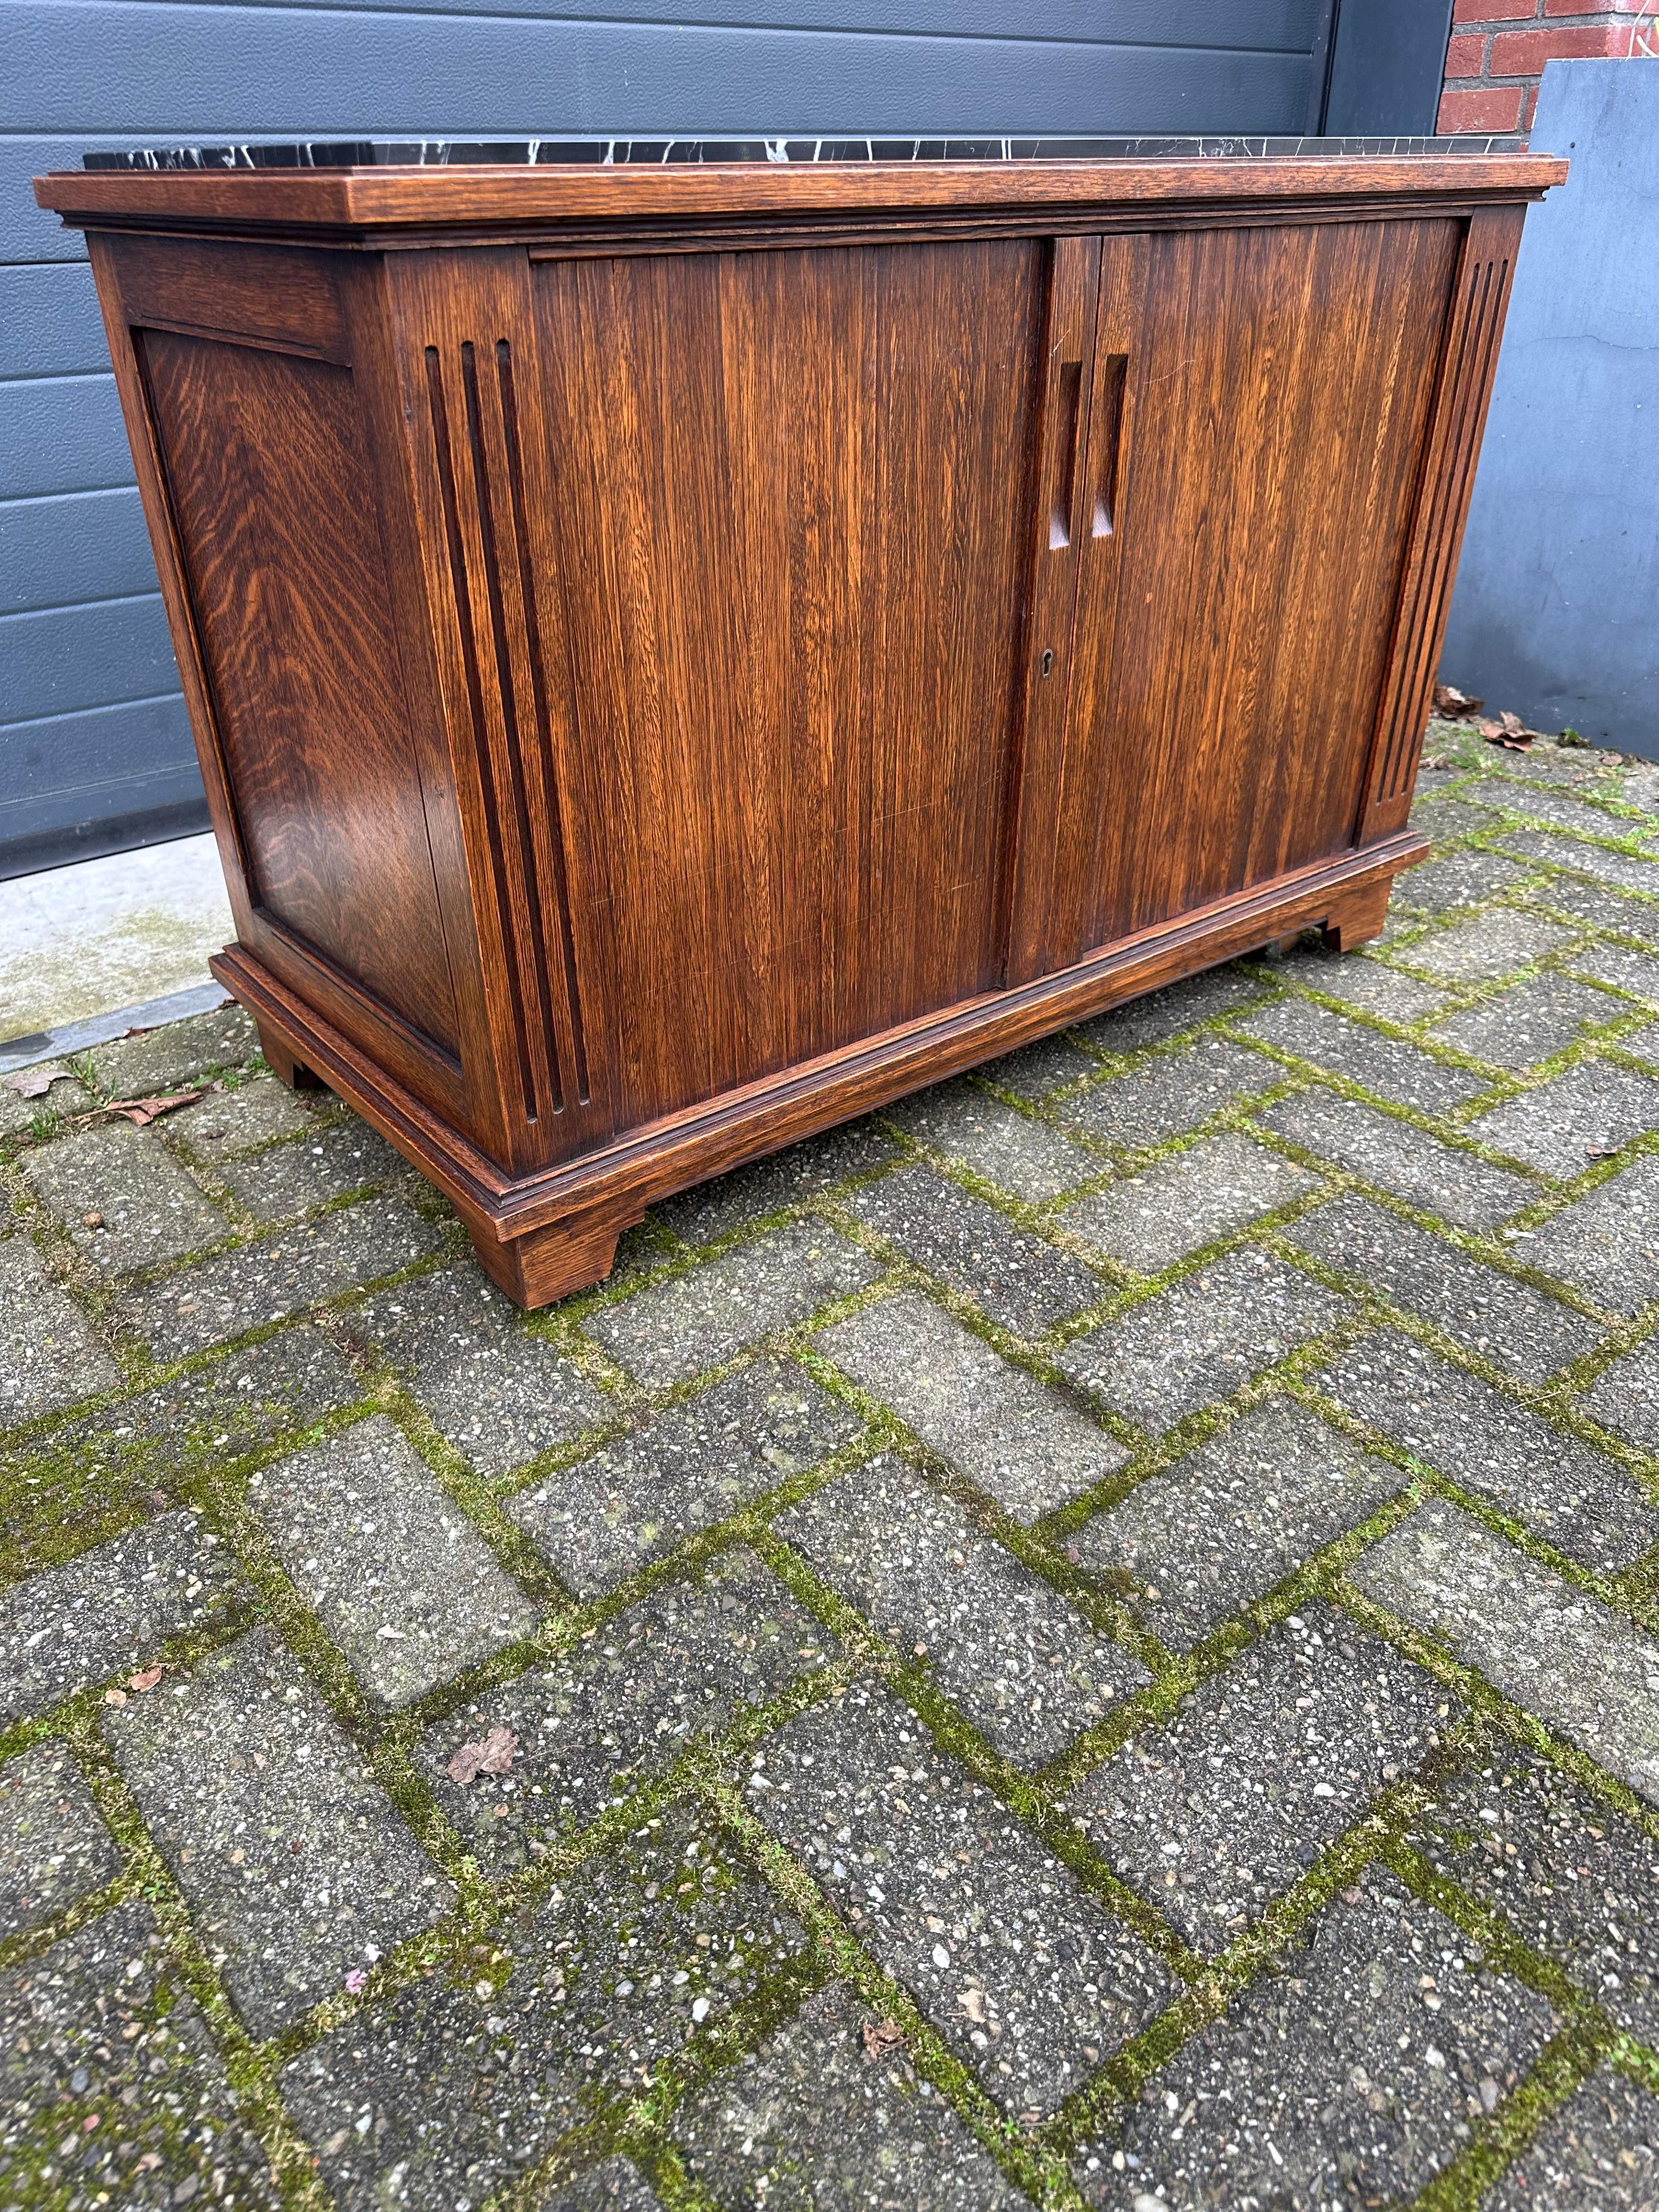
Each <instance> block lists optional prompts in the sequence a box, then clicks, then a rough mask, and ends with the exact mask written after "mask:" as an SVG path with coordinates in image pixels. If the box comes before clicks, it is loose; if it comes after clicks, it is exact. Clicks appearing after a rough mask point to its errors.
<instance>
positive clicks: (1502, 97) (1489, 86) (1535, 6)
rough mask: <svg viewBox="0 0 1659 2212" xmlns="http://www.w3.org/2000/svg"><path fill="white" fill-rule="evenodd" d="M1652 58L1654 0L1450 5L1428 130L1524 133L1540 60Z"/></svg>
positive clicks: (1658, 14) (1656, 36)
mask: <svg viewBox="0 0 1659 2212" xmlns="http://www.w3.org/2000/svg"><path fill="white" fill-rule="evenodd" d="M1643 53H1646V54H1659V0H1614V4H1613V6H1612V7H1607V8H1595V7H1590V6H1587V5H1584V4H1583V0H1456V4H1455V7H1454V9H1453V10H1452V34H1451V43H1450V45H1449V46H1448V47H1447V49H1446V71H1445V83H1444V87H1443V90H1442V92H1441V94H1440V114H1439V118H1438V121H1437V125H1436V128H1437V130H1439V131H1446V132H1450V133H1454V134H1455V133H1457V132H1459V131H1463V132H1468V131H1526V130H1528V129H1529V128H1530V127H1531V124H1532V111H1533V109H1534V106H1536V105H1537V100H1538V80H1539V78H1540V77H1541V76H1542V75H1543V74H1544V64H1545V63H1546V62H1548V61H1577V60H1579V59H1581V58H1583V57H1584V56H1587V55H1589V56H1612V57H1620V58H1622V57H1623V56H1626V55H1630V54H1643Z"/></svg>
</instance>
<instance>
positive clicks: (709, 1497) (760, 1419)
mask: <svg viewBox="0 0 1659 2212" xmlns="http://www.w3.org/2000/svg"><path fill="white" fill-rule="evenodd" d="M859 1429H860V1421H859V1418H858V1416H857V1414H856V1413H854V1412H853V1411H852V1410H851V1409H850V1407H846V1406H843V1405H842V1403H841V1402H840V1401H839V1400H837V1399H835V1398H832V1397H831V1396H830V1395H829V1392H828V1391H827V1390H824V1389H821V1388H820V1386H819V1385H818V1384H817V1383H815V1382H813V1380H812V1378H811V1376H810V1375H808V1374H806V1373H805V1370H803V1369H801V1368H799V1367H797V1366H796V1365H795V1364H794V1363H793V1361H791V1360H781V1359H758V1360H757V1361H755V1362H754V1364H752V1365H751V1366H748V1367H742V1368H739V1369H738V1371H737V1372H736V1373H735V1374H733V1375H727V1376H723V1377H722V1379H721V1380H720V1382H718V1383H714V1385H713V1387H712V1388H711V1389H707V1390H704V1391H703V1392H702V1393H701V1394H700V1395H698V1396H697V1397H695V1398H689V1399H686V1400H684V1401H682V1402H681V1403H680V1404H679V1405H678V1406H675V1407H671V1408H670V1410H669V1411H668V1412H667V1413H661V1414H659V1415H658V1417H657V1418H656V1419H654V1420H653V1421H650V1422H647V1425H645V1427H643V1428H641V1429H636V1430H635V1431H634V1433H633V1434H632V1435H631V1436H627V1437H622V1438H621V1439H620V1440H619V1441H618V1442H617V1443H611V1444H607V1445H605V1447H604V1449H602V1450H599V1451H597V1452H595V1453H594V1454H593V1455H592V1457H591V1458H588V1459H584V1460H579V1461H578V1462H577V1463H576V1464H575V1466H574V1467H569V1468H562V1469H561V1471H560V1472H559V1473H558V1474H555V1475H550V1476H549V1477H548V1479H547V1480H546V1481H544V1482H540V1483H538V1484H537V1485H536V1486H534V1487H533V1488H532V1489H530V1490H527V1491H524V1492H520V1495H519V1496H518V1497H517V1498H513V1500H512V1501H511V1502H510V1503H509V1504H508V1505H507V1514H508V1516H509V1517H510V1518H511V1519H512V1520H513V1521H515V1522H517V1523H518V1525H519V1527H520V1528H522V1529H523V1530H524V1532H525V1534H526V1535H527V1536H528V1537H529V1538H530V1539H531V1541H532V1543H534V1544H536V1545H538V1546H539V1547H540V1548H541V1549H542V1550H543V1551H544V1552H545V1553H547V1555H548V1557H549V1559H551V1560H552V1562H553V1564H554V1565H555V1566H556V1568H557V1569H558V1571H559V1573H560V1574H561V1575H562V1577H563V1578H564V1580H565V1581H566V1582H567V1583H568V1584H569V1586H570V1587H571V1589H574V1591H575V1592H576V1593H577V1595H579V1596H580V1597H585V1598H588V1597H597V1596H599V1595H601V1594H602V1593H603V1592H605V1590H609V1589H615V1588H616V1587H617V1583H623V1582H626V1581H627V1580H628V1578H629V1576H630V1575H635V1574H637V1573H638V1572H639V1571H640V1570H641V1568H642V1567H647V1566H649V1565H650V1564H651V1562H652V1561H653V1559H663V1558H665V1556H666V1555H667V1553H670V1552H671V1551H673V1550H674V1548H675V1547H676V1546H677V1545H679V1544H682V1543H684V1541H685V1540H686V1538H687V1537H688V1536H693V1535H696V1533H697V1532H698V1530H699V1529H702V1528H709V1527H711V1526H712V1525H713V1524H714V1522H717V1521H725V1520H726V1519H728V1518H729V1517H730V1516H731V1515H732V1514H733V1513H736V1512H738V1511H740V1510H742V1508H743V1507H744V1506H745V1505H750V1504H753V1503H754V1501H755V1499H756V1498H760V1497H762V1496H763V1495H764V1493H765V1492H767V1491H769V1490H775V1489H776V1488H777V1486H778V1485H779V1484H780V1483H782V1482H787V1481H788V1480H790V1478H791V1477H792V1476H793V1475H796V1474H802V1473H804V1472H805V1470H806V1469H807V1468H812V1467H816V1466H817V1463H818V1462H819V1461H820V1460H823V1459H825V1458H827V1457H828V1456H829V1454H830V1453H831V1452H832V1451H834V1450H836V1449H837V1448H838V1447H839V1446H840V1445H842V1444H844V1443H847V1442H848V1440H849V1439H850V1438H852V1437H855V1436H856V1435H857V1434H858V1432H859Z"/></svg>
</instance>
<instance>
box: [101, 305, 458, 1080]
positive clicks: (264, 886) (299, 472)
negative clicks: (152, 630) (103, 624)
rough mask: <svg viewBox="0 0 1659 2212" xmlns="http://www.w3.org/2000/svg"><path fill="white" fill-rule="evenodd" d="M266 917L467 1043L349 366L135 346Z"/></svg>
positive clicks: (407, 1016) (158, 337)
mask: <svg viewBox="0 0 1659 2212" xmlns="http://www.w3.org/2000/svg"><path fill="white" fill-rule="evenodd" d="M139 349H140V356H141V359H142V362H143V370H144V379H145V385H146V388H147V390H148V392H149V404H150V409H151V412H152V415H153V416H154V419H155V425H156V430H157V435H158V439H159V443H160V447H161V458H162V463H163V465H164V467H165V469H166V471H167V486H168V490H169V495H170V499H171V505H172V508H173V514H174V516H175V518H176V521H177V526H178V531H179V538H180V541H181V548H182V557H183V561H184V563H185V570H186V573H187V576H188V580H189V586H190V598H191V608H192V611H193V615H194V621H195V628H196V632H197V637H198V638H199V640H200V642H201V647H202V653H203V658H204V663H205V666H206V671H207V681H208V684H209V687H210V690H211V693H212V696H213V702H214V709H215V720H216V726H217V732H218V739H219V743H220V745H221V747H222V751H223V755H224V759H225V763H226V767H227V769H228V777H229V782H230V787H231V790H232V793H233V794H234V803H235V808H236V813H237V817H238V821H239V823H240V832H241V842H242V847H243V851H244V854H245V856H246V869H247V874H248V881H249V890H250V893H251V896H252V903H253V905H254V907H255V908H265V909H268V910H269V912H270V914H271V915H274V916H275V917H276V920H277V921H280V922H281V923H283V925H284V927H286V928H287V929H289V930H290V931H291V932H293V933H295V935H296V936H298V937H299V938H300V939H303V940H307V941H308V942H309V943H310V944H312V945H315V946H316V947H317V948H318V949H319V951H320V952H321V954H322V955H323V956H324V957H325V958H326V959H327V960H328V961H329V962H331V963H332V965H333V966H334V967H336V968H337V969H339V970H341V971H342V972H343V974H344V975H347V976H348V977H351V978H355V979H356V981H359V982H360V983H361V984H362V986H363V987H365V988H366V989H368V991H369V992H371V993H372V994H374V996H375V997H376V998H379V999H380V1000H384V1001H385V1002H386V1005H387V1006H390V1007H392V1008H393V1009H394V1010H395V1011H396V1012H398V1014H399V1015H401V1016H402V1017H403V1018H404V1020H406V1021H407V1022H409V1023H410V1024H411V1025H412V1026H413V1027H414V1028H415V1029H416V1030H420V1031H422V1032H423V1033H424V1034H425V1035H427V1036H430V1037H432V1038H434V1039H435V1041H436V1042H438V1043H439V1044H440V1045H441V1047H443V1048H445V1049H446V1050H447V1052H448V1053H450V1054H452V1055H453V1054H454V1053H455V1050H456V1043H457V1035H456V1024H455V1006H454V999H453V992H452V989H451V986H450V978H449V969H448V961H447V953H446V949H445V945H444V939H443V931H442V927H441V920H440V916H439V911H438V903H437V896H436V889H435V883H434V878H433V870H432V857H431V853H430V850H429V848H428V840H427V829H426V821H425V816H424V811H423V809H422V797H421V787H420V779H419V775H418V772H417V769H416V760H415V756H414V751H413V748H412V746H411V744H410V736H409V731H408V727H407V722H406V716H405V712H404V701H403V696H402V685H401V678H400V671H399V667H398V652H397V641H396V636H395V633H394V631H393V628H392V616H391V606H390V601H389V598H388V593H387V586H386V569H385V553H384V549H383V547H382V545H381V543H380V532H379V527H378V522H377V518H376V511H375V504H374V494H373V486H372V483H371V482H370V479H369V477H368V470H367V468H366V466H365V462H364V456H363V453H362V442H361V434H360V430H359V427H358V422H357V416H356V401H355V396H354V393H353V391H352V385H351V376H350V372H349V370H347V369H344V368H337V367H333V366H331V365H328V364H325V363H323V362H313V361H307V360H303V359H300V358H298V357H294V356H285V355H281V354H276V353H271V352H267V351H260V350H255V349H249V348H245V347H241V346H235V345H227V344H221V343H210V342H206V341H202V340H198V339H193V338H188V337H180V336H178V335H175V334H173V333H172V332H168V331H145V332H143V334H142V336H141V337H140V340H139Z"/></svg>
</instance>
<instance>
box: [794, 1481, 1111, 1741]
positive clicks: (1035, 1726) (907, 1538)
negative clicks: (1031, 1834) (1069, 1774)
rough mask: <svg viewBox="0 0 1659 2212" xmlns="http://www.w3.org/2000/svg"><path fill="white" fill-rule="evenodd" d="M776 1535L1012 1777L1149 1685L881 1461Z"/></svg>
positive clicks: (1049, 1593) (1051, 1597)
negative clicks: (913, 1666)
mask: <svg viewBox="0 0 1659 2212" xmlns="http://www.w3.org/2000/svg"><path fill="white" fill-rule="evenodd" d="M777 1529H778V1534H780V1535H781V1536H782V1537H783V1538H784V1539H785V1540H786V1541H787V1542H788V1543H790V1544H792V1545H793V1547H794V1548H795V1549H796V1550H797V1551H798V1552H799V1553H800V1554H801V1556H802V1557H803V1558H804V1559H805V1560H806V1561H807V1563H808V1565H810V1566H811V1568H812V1569H813V1571H815V1572H816V1573H817V1574H819V1575H821V1576H822V1577H823V1579H824V1581H825V1582H827V1583H829V1584H830V1585H831V1587H832V1588H833V1589H836V1591H838V1592H839V1594H840V1595H842V1597H844V1598H845V1599H846V1600H847V1601H848V1603H849V1604H851V1605H853V1606H854V1607H857V1609H858V1610H859V1611H860V1613H863V1614H865V1616H866V1618H867V1619H868V1620H870V1621H871V1622H872V1624H873V1626H875V1627H876V1628H877V1629H878V1630H879V1632H881V1634H882V1635H884V1637H886V1638H888V1639H889V1641H890V1642H891V1643H892V1644H896V1647H897V1648H898V1650H900V1651H902V1652H904V1653H906V1654H908V1655H913V1656H916V1657H918V1658H925V1659H926V1662H927V1667H928V1669H929V1671H930V1672H931V1673H932V1674H933V1679H934V1680H936V1681H937V1682H938V1684H939V1687H940V1688H941V1689H942V1690H943V1691H944V1692H945V1694H946V1696H947V1697H950V1698H951V1699H954V1700H955V1702H956V1703H957V1705H959V1706H960V1707H961V1709H962V1711H963V1712H964V1713H965V1714H966V1715H967V1717H968V1718H969V1720H970V1721H971V1722H972V1723H974V1725H975V1727H976V1728H978V1729H981V1730H982V1731H983V1733H984V1735H986V1737H987V1739H988V1740H989V1741H990V1742H991V1743H993V1744H994V1746H995V1747H996V1748H997V1750H999V1751H1000V1752H1001V1753H1003V1754H1004V1756H1005V1757H1006V1758H1008V1759H1013V1760H1015V1761H1016V1762H1017V1763H1018V1764H1019V1765H1025V1766H1036V1765H1042V1762H1043V1761H1044V1760H1046V1759H1052V1758H1053V1757H1054V1754H1055V1753H1057V1752H1060V1751H1062V1750H1063V1749H1064V1748H1065V1747H1066V1744H1067V1743H1068V1742H1069V1741H1071V1739H1072V1738H1073V1736H1074V1735H1078V1734H1079V1732H1080V1731H1081V1730H1082V1729H1085V1728H1092V1727H1093V1726H1094V1725H1095V1724H1096V1723H1097V1722H1099V1721H1102V1720H1103V1719H1104V1718H1105V1717H1106V1715H1107V1713H1108V1712H1109V1710H1110V1709H1111V1707H1112V1706H1113V1705H1115V1703H1116V1702H1117V1700H1118V1699H1120V1698H1121V1697H1122V1696H1123V1695H1124V1693H1125V1692H1126V1691H1128V1690H1131V1689H1138V1688H1139V1687H1140V1686H1141V1685H1143V1684H1144V1683H1145V1682H1146V1681H1147V1680H1149V1679H1150V1678H1149V1677H1148V1675H1147V1674H1146V1668H1144V1667H1141V1666H1140V1665H1139V1663H1138V1662H1136V1661H1134V1660H1133V1659H1131V1658H1130V1657H1129V1656H1128V1655H1127V1653H1126V1652H1123V1651H1121V1650H1119V1649H1118V1648H1117V1646H1116V1645H1115V1644H1113V1643H1111V1642H1110V1641H1109V1639H1108V1638H1105V1637H1103V1636H1097V1634H1096V1633H1095V1632H1094V1631H1093V1630H1092V1629H1091V1627H1090V1626H1089V1624H1088V1622H1087V1621H1086V1620H1085V1619H1084V1618H1083V1616H1082V1614H1081V1613H1079V1612H1078V1611H1077V1610H1076V1608H1075V1607H1073V1606H1071V1605H1068V1604H1067V1603H1066V1600H1065V1599H1064V1598H1063V1597H1061V1596H1060V1594H1059V1592H1058V1591H1057V1590H1055V1589H1054V1588H1053V1587H1052V1586H1051V1585H1050V1584H1049V1583H1046V1582H1044V1581H1043V1579H1042V1577H1041V1576H1040V1575H1037V1574H1035V1573H1033V1571H1031V1569H1030V1568H1029V1567H1027V1566H1025V1565H1024V1564H1023V1563H1022V1562H1021V1561H1020V1560H1018V1559H1016V1558H1015V1557H1014V1555H1013V1553H1012V1552H1009V1551H1006V1550H1005V1549H1004V1547H1002V1546H1001V1545H1000V1544H999V1543H996V1542H994V1541H993V1540H992V1539H991V1538H990V1537H989V1536H987V1535H984V1534H981V1532H980V1531H979V1530H978V1529H976V1528H975V1527H974V1526H973V1524H972V1522H969V1519H968V1516H967V1515H966V1514H965V1513H963V1510H962V1509H961V1507H960V1506H959V1505H957V1504H956V1502H955V1500H954V1499H952V1498H944V1497H941V1496H940V1495H939V1492H937V1491H935V1490H933V1489H932V1488H930V1486H928V1485H927V1483H925V1482H924V1481H923V1480H921V1476H920V1475H918V1474H915V1472H914V1471H913V1470H912V1469H911V1468H907V1467H906V1466H905V1465H904V1463H903V1462H902V1461H901V1460H898V1459H896V1458H894V1457H892V1456H891V1455H884V1456H883V1457H882V1458H880V1459H878V1460H872V1461H871V1462H869V1463H868V1464H867V1465H866V1466H864V1467H860V1468H854V1469H853V1470H852V1471H851V1472H850V1473H848V1474H842V1475H839V1476H837V1477H836V1480H835V1481H833V1482H831V1483H829V1484H827V1485H826V1486H825V1487H824V1488H823V1489H822V1490H818V1491H815V1492H813V1493H812V1495H811V1497H810V1498H804V1499H803V1500H802V1501H801V1503H800V1504H799V1505H795V1506H792V1507H791V1508H790V1510H789V1511H788V1512H787V1513H786V1514H785V1515H783V1516H782V1517H781V1519H780V1521H779V1522H778V1523H777Z"/></svg>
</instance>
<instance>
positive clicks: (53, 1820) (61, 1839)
mask: <svg viewBox="0 0 1659 2212" xmlns="http://www.w3.org/2000/svg"><path fill="white" fill-rule="evenodd" d="M120 1871H121V1854H120V1851H119V1850H118V1847H117V1844H116V1841H115V1838H114V1837H113V1836H112V1835H111V1833H110V1832H109V1830H108V1829H107V1828H106V1826H104V1821H103V1817H102V1815H101V1814H100V1812H99V1810H98V1807H97V1804H96V1802H94V1798H93V1795H92V1792H91V1790H88V1787H87V1780H86V1777H85V1775H83V1774H82V1771H81V1770H80V1768H79V1767H78V1766H77V1765H76V1762H75V1759H74V1757H73V1755H72V1754H71V1753H70V1747H69V1746H68V1745H67V1744H66V1743H61V1742H59V1741H57V1740H56V1739H54V1738H51V1737H49V1738H48V1739H47V1740H46V1742H44V1743H37V1744H33V1745H31V1746H30V1747H29V1749H28V1750H27V1751H21V1752H19V1753H17V1755H16V1757H15V1758H14V1759H8V1760H7V1761H6V1763H5V1765H3V1766H0V1937H3V1936H16V1935H19V1934H21V1931H22V1930H23V1929H25V1928H35V1927H38V1926H39V1925H40V1923H41V1922H42V1921H46V1920H53V1919H56V1917H58V1914H59V1913H60V1912H62V1911H65V1910H66V1909H67V1908H68V1907H69V1906H70V1905H73V1904H75V1903H76V1901H77V1900H78V1899H81V1898H82V1897H87V1896H89V1895H90V1894H91V1893H92V1892H93V1891H94V1889H101V1888H102V1887H103V1886H104V1884H105V1883H106V1881H114V1879H115V1877H116V1875H118V1874H119V1873H120Z"/></svg>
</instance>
